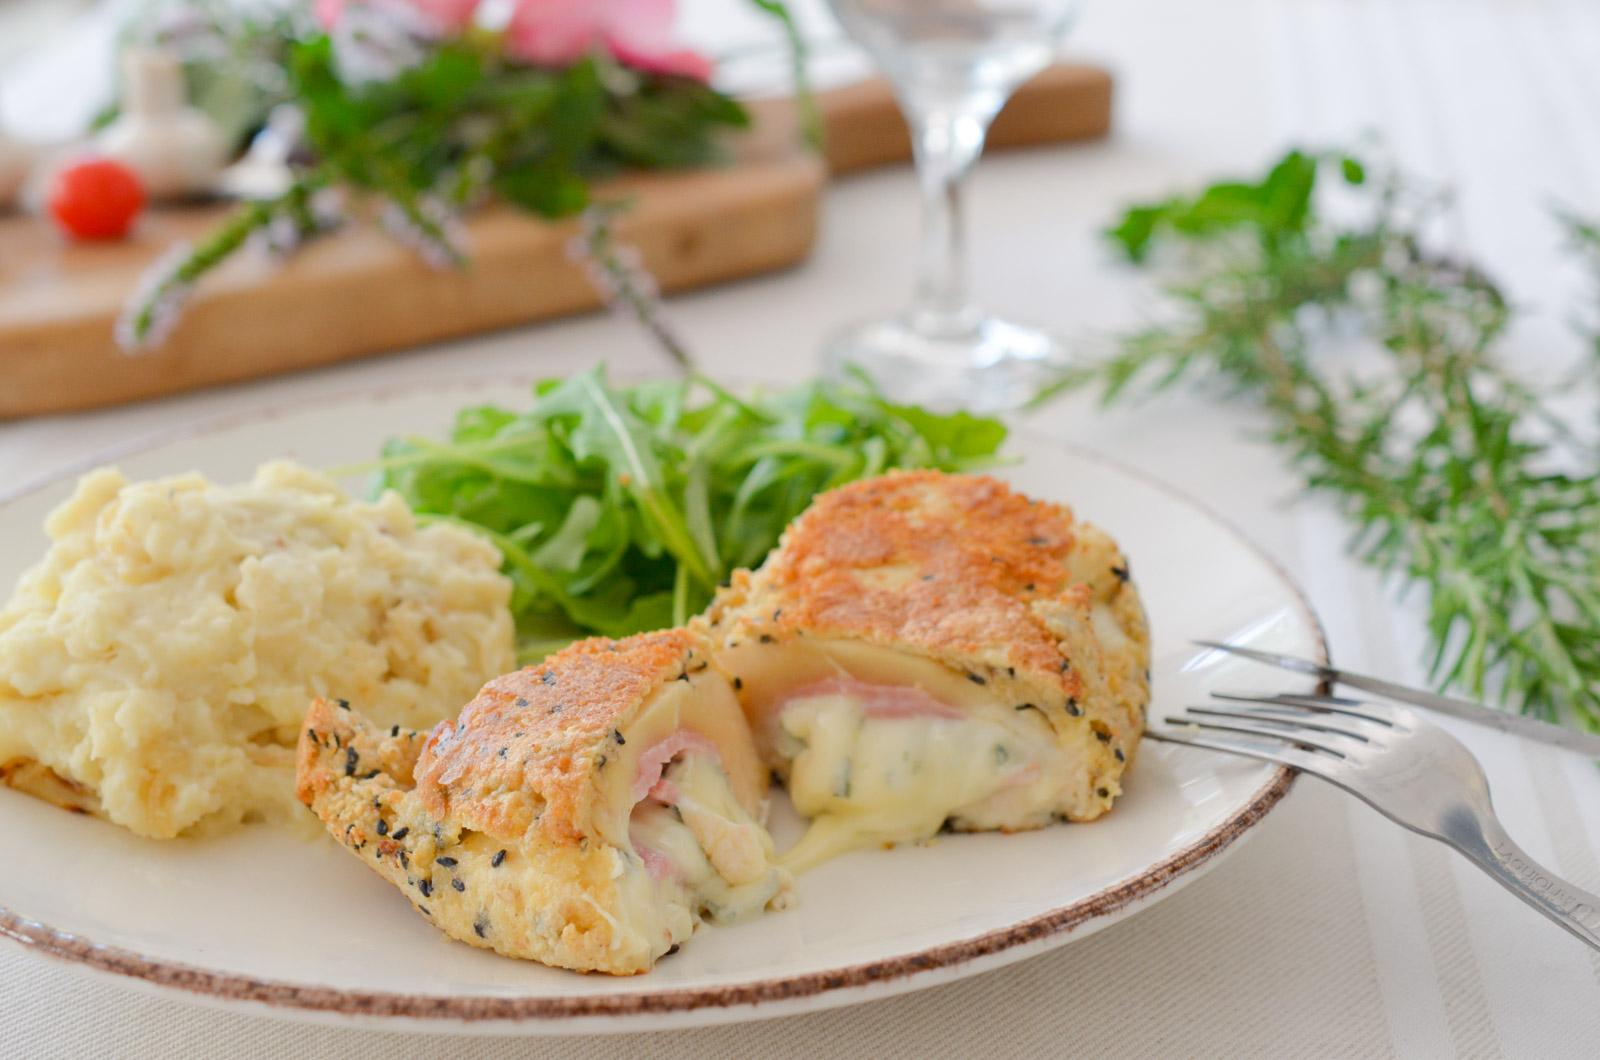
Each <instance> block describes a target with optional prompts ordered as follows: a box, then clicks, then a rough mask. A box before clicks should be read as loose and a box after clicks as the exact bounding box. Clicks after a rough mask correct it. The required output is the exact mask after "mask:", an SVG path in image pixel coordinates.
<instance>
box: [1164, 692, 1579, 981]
mask: <svg viewBox="0 0 1600 1060" xmlns="http://www.w3.org/2000/svg"><path fill="white" fill-rule="evenodd" d="M1217 698H1218V699H1219V700H1223V701H1225V705H1214V706H1208V707H1189V708H1188V713H1187V714H1186V715H1184V716H1181V717H1172V718H1167V719H1166V721H1167V724H1169V725H1175V726H1183V728H1181V729H1176V730H1174V729H1164V730H1156V729H1151V730H1150V731H1148V732H1147V733H1146V735H1147V736H1149V737H1151V738H1152V739H1156V740H1163V741H1166V742H1168V743H1177V744H1185V745H1187V746H1190V747H1204V748H1207V749H1210V750H1213V751H1226V752H1228V753H1231V754H1240V755H1248V756H1249V757H1251V758H1259V759H1263V760H1264V761H1268V762H1278V763H1281V764H1283V765H1286V766H1291V767H1293V768H1295V769H1298V770H1301V771H1302V772H1305V773H1310V774H1311V775H1312V776H1317V777H1321V778H1322V779H1323V780H1326V781H1328V782H1329V783H1332V784H1337V785H1338V786H1339V787H1341V788H1343V789H1344V790H1346V791H1348V792H1350V793H1351V794H1352V795H1355V796H1357V797H1358V798H1360V799H1362V800H1363V801H1365V802H1366V803H1367V804H1368V805H1369V806H1371V807H1372V808H1373V809H1375V810H1377V811H1378V812H1379V813H1381V814H1383V815H1384V816H1385V817H1388V818H1389V819H1390V820H1391V821H1394V822H1396V823H1397V824H1401V825H1404V826H1405V827H1407V828H1409V829H1411V830H1412V831H1413V832H1419V833H1421V834H1422V835H1425V836H1431V837H1433V838H1434V839H1438V840H1442V841H1443V842H1445V843H1447V844H1449V845H1450V846H1452V847H1454V848H1455V849H1456V850H1458V851H1460V852H1461V853H1462V854H1465V855H1466V856H1467V858H1468V859H1469V860H1471V861H1472V862H1473V863H1474V864H1476V865H1477V866H1478V867H1479V868H1481V869H1483V871H1485V872H1487V873H1488V874H1489V875H1490V876H1492V877H1494V879H1495V880H1497V881H1499V883H1500V884H1501V885H1502V886H1504V887H1505V888H1506V889H1507V890H1508V891H1510V892H1511V893H1512V894H1514V895H1516V896H1517V897H1518V898H1521V899H1522V900H1523V901H1524V902H1527V903H1528V904H1529V905H1531V906H1533V907H1534V908H1535V909H1537V910H1539V912H1541V913H1543V914H1544V915H1545V916H1547V917H1549V918H1550V919H1551V920H1554V921H1555V922H1556V923H1557V924H1560V925H1561V926H1562V927H1564V928H1566V929H1567V930H1568V931H1570V932H1571V933H1572V934H1574V935H1576V936H1578V937H1579V938H1580V939H1582V940H1583V941H1585V942H1587V943H1588V944H1589V945H1591V946H1593V947H1595V948H1596V949H1600V896H1596V895H1593V894H1590V893H1589V892H1588V891H1585V890H1582V889H1580V888H1578V887H1575V886H1573V885H1572V884H1570V883H1568V882H1566V881H1565V880H1563V879H1561V878H1560V877H1558V876H1557V875H1556V874H1555V873H1553V872H1551V871H1549V870H1548V869H1546V868H1543V867H1542V866H1540V865H1539V864H1538V863H1537V862H1535V861H1534V860H1533V859H1532V858H1530V857H1529V856H1528V855H1527V854H1525V853H1524V852H1523V851H1522V849H1521V848H1520V847H1518V846H1517V845H1516V844H1515V843H1513V842H1512V841H1511V837H1510V836H1508V835H1507V834H1506V831H1505V829H1504V828H1503V827H1501V824H1500V820H1499V818H1497V817H1496V816H1495V813H1494V807H1493V805H1491V803H1490V801H1489V781H1488V779H1487V778H1486V777H1485V776H1484V775H1483V768H1482V767H1481V766H1479V765H1478V760H1477V759H1476V758H1474V757H1473V756H1472V752H1470V751H1468V750H1467V749H1466V748H1465V747H1463V746H1462V745H1461V743H1460V741H1458V740H1457V739H1456V738H1455V737H1454V736H1451V735H1450V734H1449V733H1447V732H1445V731H1444V730H1443V729H1441V728H1439V727H1438V726H1436V725H1433V724H1432V723H1430V722H1427V721H1424V720H1423V719H1422V718H1420V717H1418V716H1417V715H1416V714H1414V713H1413V712H1411V711H1409V710H1406V709H1405V708H1403V707H1388V706H1386V705H1384V706H1380V705H1378V704H1373V703H1363V702H1361V701H1359V700H1353V699H1341V698H1337V697H1333V696H1323V695H1288V694H1285V695H1278V696H1229V695H1222V694H1220V693H1219V694H1217Z"/></svg>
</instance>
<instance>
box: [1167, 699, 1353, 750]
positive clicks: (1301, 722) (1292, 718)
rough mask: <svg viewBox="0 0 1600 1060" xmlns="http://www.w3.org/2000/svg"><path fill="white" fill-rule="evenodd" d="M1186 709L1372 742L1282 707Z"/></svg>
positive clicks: (1190, 711)
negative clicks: (1253, 719)
mask: <svg viewBox="0 0 1600 1060" xmlns="http://www.w3.org/2000/svg"><path fill="white" fill-rule="evenodd" d="M1186 709H1187V710H1188V711H1189V713H1191V714H1204V715H1206V716H1208V717H1214V718H1244V719H1246V720H1248V719H1251V718H1258V719H1260V720H1262V721H1270V722H1281V723H1282V724H1283V725H1284V726H1286V727H1288V728H1291V729H1296V730H1300V729H1309V730H1311V731H1312V732H1326V733H1332V734H1333V735H1335V736H1347V737H1349V738H1350V739H1352V740H1360V741H1361V742H1362V743H1371V742H1372V737H1370V736H1365V735H1363V734H1361V733H1359V732H1352V731H1350V730H1349V729H1341V728H1340V727H1339V726H1337V725H1327V724H1324V723H1323V722H1320V721H1311V720H1309V718H1314V717H1317V716H1318V715H1316V714H1311V715H1309V717H1308V715H1307V713H1306V712H1305V711H1297V710H1290V709H1287V708H1284V707H1270V706H1269V707H1228V708H1227V709H1226V710H1218V709H1216V708H1213V707H1188V708H1186Z"/></svg>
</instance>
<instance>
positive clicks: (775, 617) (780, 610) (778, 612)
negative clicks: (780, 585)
mask: <svg viewBox="0 0 1600 1060" xmlns="http://www.w3.org/2000/svg"><path fill="white" fill-rule="evenodd" d="M782 614H783V608H781V607H780V608H778V609H777V610H776V611H774V612H772V621H774V622H776V621H778V618H779V616H780V615H782Z"/></svg>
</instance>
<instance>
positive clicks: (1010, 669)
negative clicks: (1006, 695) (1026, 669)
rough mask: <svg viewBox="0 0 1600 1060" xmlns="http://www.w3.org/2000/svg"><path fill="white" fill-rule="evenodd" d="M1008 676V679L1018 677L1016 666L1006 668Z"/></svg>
mask: <svg viewBox="0 0 1600 1060" xmlns="http://www.w3.org/2000/svg"><path fill="white" fill-rule="evenodd" d="M1006 676H1007V677H1015V676H1017V668H1016V667H1015V666H1008V667H1006Z"/></svg>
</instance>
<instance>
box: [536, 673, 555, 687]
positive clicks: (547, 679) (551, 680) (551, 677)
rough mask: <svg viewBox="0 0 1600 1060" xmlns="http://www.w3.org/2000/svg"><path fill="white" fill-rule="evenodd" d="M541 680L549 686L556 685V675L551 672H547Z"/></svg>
mask: <svg viewBox="0 0 1600 1060" xmlns="http://www.w3.org/2000/svg"><path fill="white" fill-rule="evenodd" d="M539 680H541V681H543V682H544V683H545V684H547V685H553V684H555V683H556V675H555V674H554V673H552V672H550V671H549V670H546V671H545V672H544V675H543V676H542V677H540V678H539Z"/></svg>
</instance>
